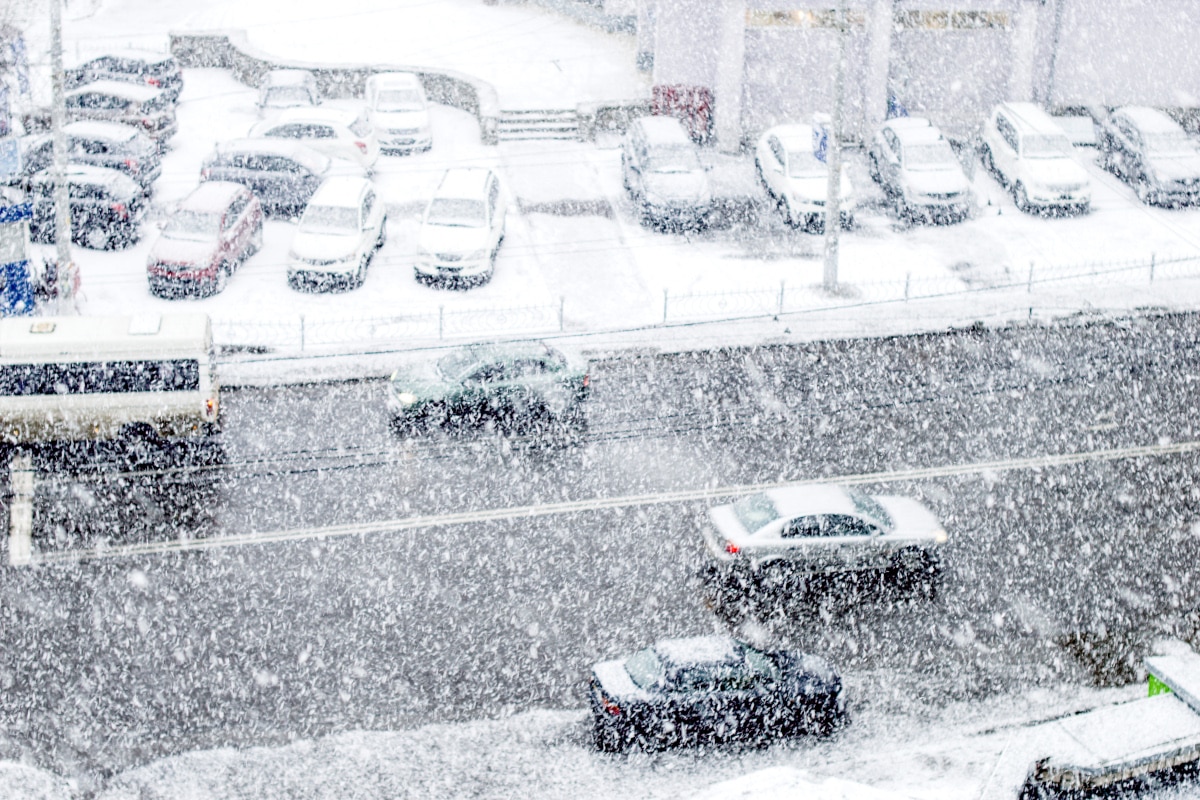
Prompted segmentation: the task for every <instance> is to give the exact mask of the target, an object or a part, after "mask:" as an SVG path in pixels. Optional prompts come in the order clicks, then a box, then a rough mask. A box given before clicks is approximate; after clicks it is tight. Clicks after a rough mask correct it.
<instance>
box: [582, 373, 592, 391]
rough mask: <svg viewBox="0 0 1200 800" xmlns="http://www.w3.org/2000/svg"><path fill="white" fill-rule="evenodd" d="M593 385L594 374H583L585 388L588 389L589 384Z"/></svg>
mask: <svg viewBox="0 0 1200 800" xmlns="http://www.w3.org/2000/svg"><path fill="white" fill-rule="evenodd" d="M591 385H592V376H591V375H584V376H583V388H585V389H586V388H588V387H589V386H591Z"/></svg>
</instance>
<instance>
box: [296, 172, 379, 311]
mask: <svg viewBox="0 0 1200 800" xmlns="http://www.w3.org/2000/svg"><path fill="white" fill-rule="evenodd" d="M386 240H387V215H386V214H385V213H384V210H383V201H381V200H380V199H379V197H378V196H377V195H376V194H375V185H374V184H373V183H371V181H369V180H367V179H366V178H351V177H340V178H330V179H329V180H327V181H325V182H324V183H323V184H321V186H320V188H319V189H317V191H316V193H315V194H314V195H313V196H312V199H311V200H309V201H308V207H307V208H305V209H304V216H302V217H301V218H300V227H299V228H297V230H296V235H295V237H293V238H292V247H291V250H290V251H289V252H288V268H287V276H288V285H289V286H291V287H292V288H293V289H300V290H318V291H324V290H329V289H337V288H342V289H353V288H355V287H358V286H362V284H363V281H364V280H365V279H366V277H367V268H368V267H369V266H370V265H371V260H372V258H374V256H375V252H376V251H377V250H379V248H381V247H383V243H384V242H385V241H386Z"/></svg>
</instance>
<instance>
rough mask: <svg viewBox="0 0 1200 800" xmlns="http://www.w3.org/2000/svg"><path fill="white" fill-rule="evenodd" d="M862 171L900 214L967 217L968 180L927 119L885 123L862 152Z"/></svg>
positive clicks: (938, 219) (929, 217)
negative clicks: (864, 165) (864, 159)
mask: <svg viewBox="0 0 1200 800" xmlns="http://www.w3.org/2000/svg"><path fill="white" fill-rule="evenodd" d="M867 168H868V170H869V171H870V173H871V177H872V178H874V179H875V180H876V181H877V182H878V183H879V185H880V186H882V187H883V190H884V191H885V192H886V193H887V194H888V196H889V197H891V198H892V200H893V201H894V202H895V203H896V210H897V211H898V212H899V213H900V214H901V216H904V217H907V218H909V219H927V220H929V221H931V222H957V221H960V220H963V219H966V217H967V214H968V213H970V210H971V184H970V181H968V180H967V176H966V174H965V173H964V172H963V168H962V164H961V163H960V162H959V160H958V157H957V156H955V154H954V150H953V149H952V148H951V147H950V143H949V142H948V141H946V138H945V137H944V136H942V132H941V131H939V130H938V129H937V128H936V127H934V125H933V124H932V123H931V122H930V121H929V120H927V119H923V118H921V117H898V118H896V119H892V120H888V121H887V122H885V123H884V124H883V125H882V126H881V127H880V128H879V130H878V131H877V132H876V133H875V136H874V138H873V140H872V142H871V149H870V150H869V151H868V152H867Z"/></svg>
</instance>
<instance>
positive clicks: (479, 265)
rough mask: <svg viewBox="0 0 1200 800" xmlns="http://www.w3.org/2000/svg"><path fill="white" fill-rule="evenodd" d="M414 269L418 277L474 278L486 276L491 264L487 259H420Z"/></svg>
mask: <svg viewBox="0 0 1200 800" xmlns="http://www.w3.org/2000/svg"><path fill="white" fill-rule="evenodd" d="M414 268H415V269H416V271H417V274H418V275H423V276H425V277H429V278H474V277H478V276H480V275H486V274H487V273H488V272H489V271H490V270H491V268H492V262H491V259H487V258H483V259H479V260H476V261H439V260H437V259H420V260H418V261H417V263H416V264H415V265H414Z"/></svg>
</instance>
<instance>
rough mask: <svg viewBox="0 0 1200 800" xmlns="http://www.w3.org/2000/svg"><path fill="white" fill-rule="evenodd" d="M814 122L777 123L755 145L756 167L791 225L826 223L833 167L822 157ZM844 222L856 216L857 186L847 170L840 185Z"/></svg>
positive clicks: (819, 225) (819, 224)
mask: <svg viewBox="0 0 1200 800" xmlns="http://www.w3.org/2000/svg"><path fill="white" fill-rule="evenodd" d="M816 149H817V148H816V137H815V134H814V132H813V128H812V126H811V125H776V126H775V127H774V128H768V129H767V130H766V131H765V132H764V133H763V135H762V136H761V137H760V138H759V140H758V146H757V147H755V149H754V167H755V170H756V171H757V172H758V177H759V180H760V181H761V182H762V184H763V186H764V187H765V188H766V190H767V194H769V195H770V196H771V198H772V199H774V200H775V202H776V203H777V204H778V205H779V209H780V211H782V212H783V218H784V219H785V220H786V221H787V223H788V224H789V225H794V226H797V227H804V228H809V229H820V228H823V227H824V226H825V198H826V196H827V195H828V194H829V167H828V166H827V165H826V163H825V162H824V161H822V160H821V159H820V158H818V154H817V152H816ZM838 189H839V199H840V202H841V213H840V214H839V216H840V217H841V222H842V226H843V227H848V226H849V225H851V224H852V223H853V220H854V187H853V186H851V185H850V178H849V177H847V175H846V172H845V170H843V171H842V177H841V183H840V185H839V187H838Z"/></svg>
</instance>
